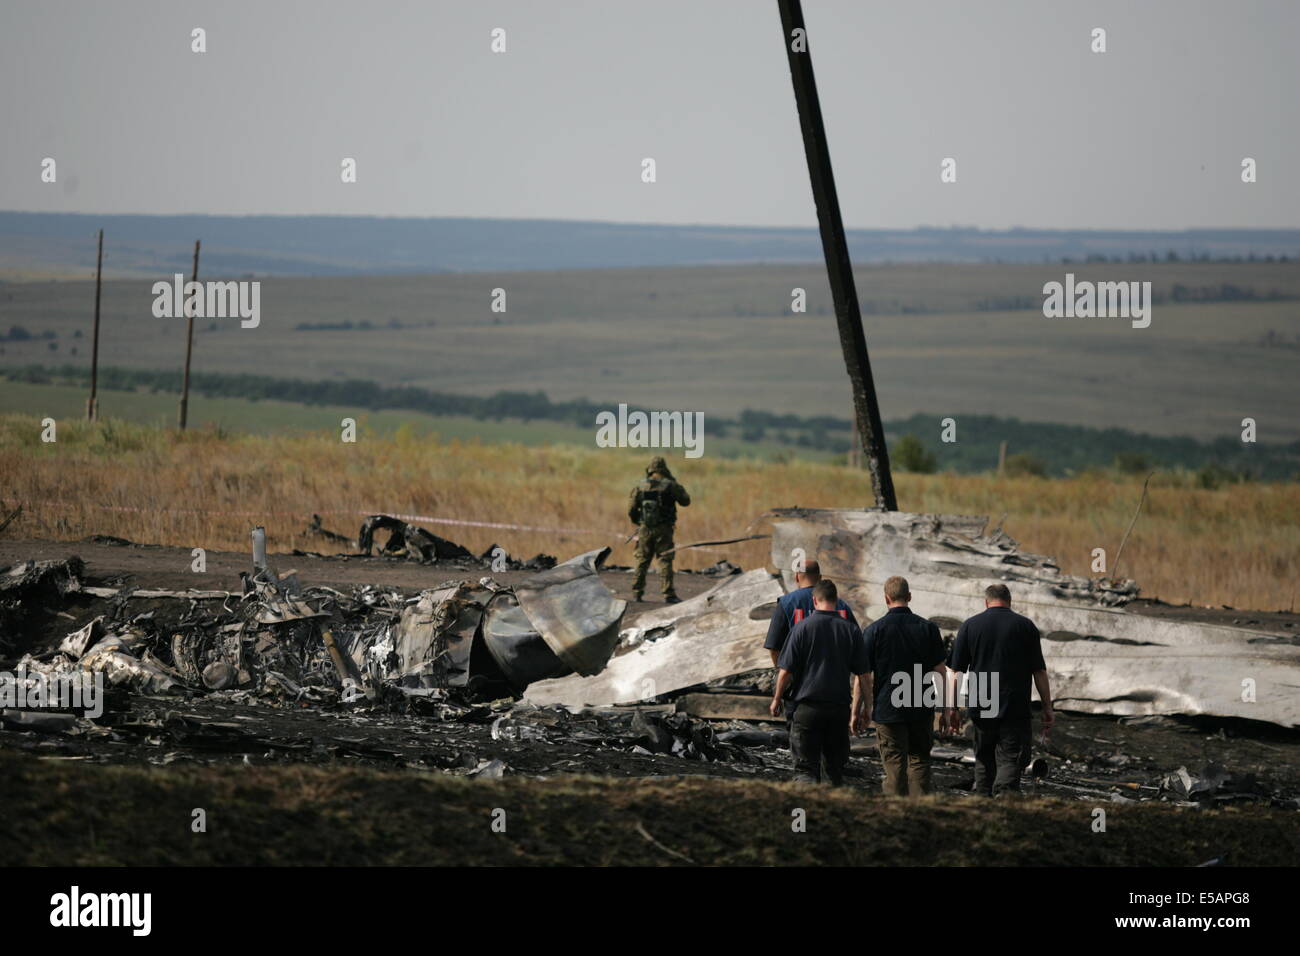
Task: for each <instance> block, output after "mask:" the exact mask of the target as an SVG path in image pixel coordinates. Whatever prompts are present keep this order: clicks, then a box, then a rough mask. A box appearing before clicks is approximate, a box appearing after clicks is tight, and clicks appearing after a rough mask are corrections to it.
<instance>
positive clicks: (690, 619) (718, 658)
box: [524, 568, 784, 707]
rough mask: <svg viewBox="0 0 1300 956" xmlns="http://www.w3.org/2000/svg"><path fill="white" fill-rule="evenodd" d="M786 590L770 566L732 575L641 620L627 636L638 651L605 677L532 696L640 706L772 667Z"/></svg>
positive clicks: (558, 683) (548, 687)
mask: <svg viewBox="0 0 1300 956" xmlns="http://www.w3.org/2000/svg"><path fill="white" fill-rule="evenodd" d="M782 593H784V592H783V591H782V590H781V584H780V582H779V581H778V580H777V579H776V578H775V577H773V576H772V575H771V574H770V573H768V572H767V571H766V570H764V569H762V568H759V569H757V570H754V571H748V572H746V573H745V574H740V575H735V576H733V577H729V578H726V579H725V580H723V581H722V582H721V583H719V584H718V585H717V586H716V587H714V588H712V589H710V590H709V591H706V592H705V593H704V594H700V595H697V596H696V597H693V598H691V599H689V600H687V601H683V602H682V603H681V604H670V605H666V606H665V607H663V608H659V609H656V610H654V611H650V612H647V613H645V614H642V615H641V616H640V617H638V618H637V622H636V624H635V625H634V626H633V627H630V628H628V629H627V630H626V631H624V632H623V635H622V636H623V640H624V643H625V644H628V645H630V646H631V647H632V649H631V650H630V651H628V652H626V653H624V654H620V655H619V656H618V657H615V658H614V659H613V660H611V661H610V662H609V665H608V666H607V667H606V668H605V669H604V671H602V672H601V673H600V674H598V675H597V676H595V677H591V678H580V677H566V678H564V679H562V680H549V681H542V682H539V683H536V684H533V685H532V686H531V687H529V688H528V692H527V693H526V694H525V695H524V699H525V700H527V701H528V702H529V703H533V704H539V705H543V704H563V705H565V706H569V707H582V706H589V705H590V706H599V705H604V704H623V703H633V702H636V701H640V700H649V699H651V698H654V697H658V696H659V695H661V694H667V693H669V692H670V691H674V690H680V689H681V688H683V687H690V686H693V685H695V684H702V683H704V682H705V681H709V680H714V679H715V678H719V677H729V676H730V675H732V674H739V673H743V672H744V671H748V670H754V669H756V668H760V667H768V666H771V658H770V657H769V655H768V652H767V651H766V650H765V649H764V648H763V637H764V635H766V633H767V626H768V621H769V620H770V618H771V615H772V610H773V608H774V605H775V602H776V601H778V600H780V598H781V595H782Z"/></svg>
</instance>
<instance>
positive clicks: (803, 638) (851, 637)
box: [771, 580, 867, 786]
mask: <svg viewBox="0 0 1300 956" xmlns="http://www.w3.org/2000/svg"><path fill="white" fill-rule="evenodd" d="M838 604H839V594H838V593H837V592H836V590H835V585H834V584H833V583H831V582H830V581H827V580H821V581H818V582H817V584H816V586H815V587H814V588H813V613H812V614H811V615H810V616H808V617H805V618H804V619H803V620H801V621H800V622H799V623H798V624H796V625H795V626H794V629H793V630H792V631H791V632H790V637H789V638H788V639H787V640H786V642H785V646H784V647H782V648H781V656H780V657H779V658H778V660H777V667H778V668H779V670H778V672H777V676H776V687H775V688H774V689H773V691H772V706H771V713H772V716H773V717H779V716H780V715H781V710H782V707H783V706H784V701H783V698H784V696H785V693H786V690H787V689H788V688H789V687H790V686H791V685H792V684H794V685H795V686H796V689H795V691H794V693H793V695H792V696H793V700H794V702H795V703H796V704H797V705H798V707H797V709H796V711H795V715H794V717H793V718H792V719H791V721H790V755H791V756H792V757H793V758H794V770H795V775H794V779H795V780H799V781H804V782H808V783H818V782H820V781H821V776H822V775H821V770H822V762H823V760H824V761H825V764H826V776H827V777H829V778H830V781H831V783H832V784H835V785H837V786H838V785H839V784H841V783H843V782H844V768H845V766H847V765H848V762H849V725H850V723H851V722H852V717H851V708H852V702H853V691H852V687H853V678H854V677H858V676H860V675H862V674H864V673H865V672H866V670H867V656H866V652H865V648H864V647H863V644H862V635H861V634H859V633H858V629H857V628H856V627H855V626H854V625H852V624H850V623H849V622H848V621H847V620H846V619H845V618H843V617H841V616H840V615H839V614H838V613H837V612H836V608H837V606H838Z"/></svg>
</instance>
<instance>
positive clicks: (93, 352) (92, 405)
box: [86, 229, 104, 422]
mask: <svg viewBox="0 0 1300 956" xmlns="http://www.w3.org/2000/svg"><path fill="white" fill-rule="evenodd" d="M103 278H104V230H103V229H101V230H99V251H98V252H97V253H95V331H94V332H92V333H91V339H90V398H88V399H86V418H87V420H89V421H92V422H93V421H95V420H96V419H97V418H99V397H98V394H97V392H98V388H99V290H100V285H101V283H102V282H103Z"/></svg>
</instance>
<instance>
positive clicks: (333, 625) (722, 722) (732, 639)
mask: <svg viewBox="0 0 1300 956" xmlns="http://www.w3.org/2000/svg"><path fill="white" fill-rule="evenodd" d="M765 519H766V520H767V521H768V522H770V527H771V541H772V565H773V567H775V568H778V569H780V570H779V571H777V572H776V573H773V572H772V571H769V570H768V569H764V568H758V569H754V570H749V571H744V572H742V571H741V570H740V569H739V568H735V567H733V566H731V565H728V564H726V563H725V562H723V563H721V564H720V565H719V567H718V568H717V569H715V574H716V575H717V576H718V577H717V583H716V584H715V585H714V586H713V587H711V588H709V589H708V590H706V591H704V592H703V593H700V594H698V595H696V596H694V597H691V598H689V599H687V600H685V601H683V602H682V603H680V604H675V605H650V606H649V609H648V610H643V611H642V612H641V613H639V614H635V615H633V614H629V606H628V604H627V602H625V601H623V600H620V599H619V598H618V597H617V596H616V595H615V594H614V592H613V591H611V590H610V588H609V587H608V586H607V585H606V583H605V581H603V580H602V577H601V575H602V572H604V571H607V570H608V569H606V568H604V562H605V559H606V557H607V556H608V554H609V549H608V548H604V549H600V550H594V551H589V552H586V553H584V554H579V555H577V556H575V557H572V558H570V559H568V560H566V561H562V562H558V563H557V562H556V561H555V559H553V558H550V557H548V556H546V555H538V556H537V557H536V558H533V559H532V560H530V561H528V562H522V563H521V562H517V561H513V560H510V559H508V558H505V557H503V554H504V552H503V551H502V550H501V549H499V548H489V549H488V550H487V551H486V552H485V553H484V554H483V555H482V556H480V557H476V556H474V555H473V554H471V553H470V552H469V551H468V550H466V549H464V548H462V547H460V546H459V545H456V544H454V543H453V542H451V541H448V540H446V539H443V538H440V537H438V536H436V535H433V534H432V533H430V532H428V531H426V530H424V529H422V528H418V527H416V526H415V525H412V524H409V523H407V522H406V521H404V520H402V519H399V518H393V517H390V516H387V515H375V516H372V517H370V518H369V519H367V521H366V522H365V524H364V525H363V527H362V529H361V533H360V535H359V540H358V541H357V542H356V545H357V546H358V550H357V554H356V555H355V556H354V557H355V558H360V556H362V555H368V554H370V553H371V552H372V550H373V549H374V546H375V535H376V532H378V531H381V530H387V531H388V532H389V533H390V537H389V540H388V542H387V543H386V544H384V545H383V546H382V547H380V548H379V552H380V555H381V557H380V558H373V559H372V560H374V561H375V562H376V569H377V571H378V570H380V568H379V566H378V565H379V563H380V562H381V560H382V556H383V555H394V554H397V555H402V554H404V555H405V556H406V557H408V558H410V559H413V560H419V561H421V562H423V563H424V564H425V565H427V566H428V568H429V571H430V579H431V582H436V583H434V584H433V586H431V587H429V588H426V589H424V590H420V591H418V592H416V593H407V592H403V591H402V590H399V589H396V588H391V587H390V588H385V587H383V586H382V585H378V584H368V585H364V586H354V587H352V588H351V590H350V591H347V592H345V591H343V590H339V589H335V588H331V587H324V586H312V585H304V584H302V583H300V582H299V581H298V579H297V575H296V574H294V573H286V574H284V575H283V576H280V575H277V573H276V572H275V570H274V569H273V568H272V567H271V564H270V562H269V560H268V559H267V557H266V554H265V547H264V544H263V542H262V541H261V540H258V541H257V542H255V547H254V561H253V566H252V568H251V570H250V571H249V572H248V573H246V574H244V575H242V581H241V583H240V586H239V587H238V588H232V590H230V591H224V590H190V591H179V590H158V589H149V588H145V587H136V588H130V587H127V588H115V587H103V586H96V585H94V584H91V583H88V581H87V579H86V573H85V568H84V567H83V565H82V563H81V561H80V560H79V559H77V558H68V559H64V560H52V561H27V562H22V563H19V564H15V565H13V566H11V567H9V568H8V569H6V570H4V571H3V572H0V662H3V667H4V669H5V673H6V677H7V682H6V683H5V685H4V686H3V687H0V717H2V718H3V719H2V721H0V739H3V742H4V744H5V745H6V746H11V747H16V748H21V749H27V750H32V751H36V752H38V753H40V754H43V755H64V756H72V757H78V758H83V759H89V760H93V761H101V762H118V763H130V762H138V763H146V762H147V763H153V764H168V763H173V762H176V761H198V762H222V761H235V762H282V761H310V762H328V761H332V760H340V761H356V762H361V763H368V764H377V765H383V766H396V767H408V768H415V769H423V770H434V771H440V772H448V773H456V774H465V775H472V776H483V777H498V776H502V775H506V774H523V775H537V776H544V775H552V774H563V773H597V774H612V775H630V776H663V775H677V774H711V775H717V776H728V777H763V778H767V779H773V780H783V779H787V778H788V776H789V766H790V760H789V753H788V749H787V748H788V738H787V735H786V732H785V726H784V723H783V722H781V721H773V720H772V719H771V717H770V716H769V715H768V713H767V702H768V699H769V695H770V692H771V686H772V671H771V665H770V660H769V657H768V652H767V651H766V650H765V649H764V648H763V638H764V635H765V633H766V630H767V624H768V620H769V618H770V617H771V614H772V611H773V609H774V607H775V603H776V601H777V600H778V599H779V598H780V596H781V595H782V594H783V593H785V591H786V590H787V589H788V588H791V587H793V586H794V584H793V574H792V572H791V570H790V569H789V566H790V563H791V562H790V555H792V554H794V553H803V554H806V555H809V556H813V555H815V556H816V557H817V558H818V560H819V562H820V564H821V568H822V572H823V574H824V575H825V576H827V577H828V578H830V579H832V580H834V581H836V582H837V583H838V584H839V587H840V589H841V594H842V595H843V596H844V597H845V598H846V599H847V600H848V601H849V603H850V604H851V606H853V607H854V608H855V609H857V610H858V612H859V613H858V616H859V619H860V620H861V621H862V623H864V624H865V623H867V621H869V620H872V619H874V618H876V617H879V616H880V615H881V614H883V613H884V606H883V598H882V593H881V591H882V585H883V582H884V581H885V580H886V578H888V577H889V576H891V575H895V574H901V575H904V576H906V577H907V579H908V580H909V581H910V582H911V590H912V595H913V606H914V608H915V609H916V610H917V611H918V612H919V613H922V614H924V615H925V616H927V617H929V618H930V619H931V620H933V621H934V622H935V623H936V624H937V625H938V626H939V627H940V630H941V632H942V634H943V635H944V637H945V639H946V640H948V641H949V642H950V641H951V639H952V637H953V635H954V634H955V632H956V629H957V627H958V626H959V625H960V623H961V621H962V620H963V619H964V618H965V617H968V616H970V615H971V614H972V613H974V612H975V611H976V610H978V609H979V608H980V606H981V605H980V595H981V594H982V591H983V589H984V587H985V586H986V585H987V584H988V583H990V582H994V581H1001V582H1004V583H1006V584H1008V585H1009V586H1010V587H1011V588H1012V591H1013V593H1014V595H1015V600H1016V603H1017V606H1018V608H1019V609H1021V610H1023V611H1024V612H1025V613H1027V614H1029V615H1030V616H1031V617H1032V618H1033V619H1034V620H1035V621H1036V622H1037V623H1038V626H1039V628H1040V630H1041V631H1042V634H1043V637H1044V650H1045V655H1046V660H1047V666H1048V670H1049V674H1050V676H1051V680H1052V686H1053V688H1054V689H1055V693H1056V695H1057V699H1056V705H1057V708H1058V710H1061V711H1065V712H1066V714H1067V717H1068V718H1069V719H1067V720H1065V721H1063V723H1062V725H1061V726H1060V727H1059V728H1058V730H1057V731H1056V733H1055V734H1054V735H1053V736H1052V737H1051V738H1049V739H1047V740H1045V741H1041V742H1040V745H1039V746H1038V747H1037V749H1036V751H1035V753H1034V755H1033V759H1032V763H1031V765H1030V767H1029V775H1028V776H1029V777H1030V782H1029V784H1028V786H1029V789H1030V790H1031V791H1036V792H1040V793H1043V794H1051V795H1055V796H1062V797H1077V798H1080V799H1088V800H1097V799H1099V798H1101V799H1108V800H1163V801H1168V802H1172V803H1175V804H1178V805H1184V806H1189V807H1192V806H1205V805H1209V804H1220V803H1225V802H1235V801H1250V802H1262V803H1267V804H1272V805H1274V806H1279V807H1284V808H1291V809H1297V808H1300V776H1298V774H1297V768H1296V761H1295V759H1294V757H1291V758H1289V759H1288V760H1280V761H1279V760H1277V759H1275V758H1276V753H1277V741H1278V740H1282V741H1284V742H1288V745H1289V746H1293V733H1292V732H1293V730H1294V728H1296V727H1297V726H1300V696H1298V695H1297V694H1296V693H1295V688H1296V687H1297V686H1300V636H1297V635H1296V634H1295V633H1294V629H1295V621H1294V620H1282V619H1270V620H1268V621H1251V622H1249V623H1239V624H1233V623H1225V622H1224V621H1222V620H1221V619H1220V618H1216V617H1215V616H1214V615H1213V614H1209V613H1203V614H1199V615H1198V614H1197V613H1195V612H1196V609H1171V608H1168V607H1167V606H1164V605H1156V604H1153V603H1152V602H1144V601H1141V600H1139V598H1138V588H1137V586H1136V585H1135V584H1134V583H1133V582H1131V581H1109V580H1093V579H1088V578H1079V577H1071V576H1069V575H1066V574H1063V573H1062V572H1061V571H1060V570H1059V569H1058V568H1057V567H1056V565H1055V564H1053V563H1052V561H1051V560H1050V559H1048V558H1045V557H1041V556H1037V555H1032V554H1027V553H1024V552H1022V551H1021V550H1020V549H1019V548H1018V546H1017V545H1016V543H1015V542H1014V541H1012V540H1011V539H1010V538H1009V537H1008V536H1007V535H1006V534H1004V533H1002V532H1001V530H1000V529H998V530H993V531H988V530H986V529H987V521H986V520H985V519H982V518H974V517H964V516H954V515H924V514H906V513H899V512H882V511H874V510H871V511H850V510H803V509H791V510H782V511H777V512H772V513H770V514H769V515H766V516H765ZM311 530H313V531H315V532H316V533H318V534H320V535H322V536H323V537H325V538H330V539H336V543H343V542H345V541H346V542H348V543H350V544H351V543H352V542H351V539H347V538H344V536H342V535H338V534H334V533H332V532H329V531H326V530H325V529H323V528H322V527H321V526H320V521H319V519H317V520H316V521H315V523H314V525H313V528H312V529H311ZM506 570H509V571H511V572H529V573H526V574H525V575H524V576H522V577H516V580H515V583H513V584H503V583H500V582H499V581H498V580H496V579H495V578H494V577H493V573H498V574H499V573H501V572H502V571H506ZM376 577H382V574H376ZM232 584H233V582H232ZM1175 611H1177V612H1181V613H1173V612H1175ZM95 675H99V678H100V679H101V683H102V686H103V687H104V694H103V701H102V702H101V703H102V707H98V708H97V709H98V710H99V711H101V712H100V713H98V714H95V715H94V716H86V714H87V713H88V712H89V711H88V709H87V708H84V707H83V708H81V709H79V710H78V709H77V708H72V707H63V708H59V707H58V706H57V704H58V703H59V701H58V700H57V699H56V698H57V694H46V695H45V697H44V698H42V697H41V696H40V695H39V694H26V693H25V692H26V691H29V690H32V689H33V688H34V687H35V685H36V684H41V685H42V687H43V688H45V689H47V690H49V689H50V688H55V687H57V686H59V685H58V682H59V681H63V683H64V685H66V684H67V683H68V682H69V681H70V680H72V679H73V678H74V677H75V678H76V679H77V680H85V679H86V678H88V677H94V676H95ZM19 691H23V692H24V693H19ZM32 700H39V702H40V704H39V706H23V705H24V704H30V703H31V701H32ZM52 705H53V706H52ZM1085 715H1090V716H1085ZM935 756H936V757H937V758H938V761H937V766H936V772H935V780H936V785H937V787H938V788H939V789H940V790H944V791H951V792H955V793H961V792H963V791H965V790H968V789H969V788H970V785H971V779H972V771H971V769H970V768H971V764H972V762H973V756H972V754H971V750H970V746H969V743H968V741H966V740H965V739H963V738H961V737H949V738H946V739H944V740H943V741H942V742H941V743H940V745H939V746H938V747H936V750H935ZM879 778H880V766H879V762H878V759H877V757H876V753H875V749H874V745H873V743H872V739H871V737H870V736H868V737H864V738H858V739H857V740H856V741H855V743H854V756H853V759H852V761H851V765H850V769H849V782H850V783H851V784H852V785H854V786H859V787H870V788H872V789H874V788H875V787H876V785H877V782H878V781H879Z"/></svg>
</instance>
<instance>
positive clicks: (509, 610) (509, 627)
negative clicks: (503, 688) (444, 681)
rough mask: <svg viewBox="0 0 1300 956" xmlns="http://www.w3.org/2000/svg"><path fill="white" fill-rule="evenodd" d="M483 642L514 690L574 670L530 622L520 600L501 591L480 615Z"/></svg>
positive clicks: (561, 675)
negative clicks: (559, 656)
mask: <svg viewBox="0 0 1300 956" xmlns="http://www.w3.org/2000/svg"><path fill="white" fill-rule="evenodd" d="M482 633H483V643H484V645H485V646H486V647H487V650H488V653H489V654H491V655H492V658H493V660H495V661H496V663H497V666H498V667H500V668H501V672H502V673H503V674H505V676H506V679H507V680H508V681H509V682H510V684H511V686H512V687H514V689H515V691H516V692H517V693H522V692H523V690H524V688H525V687H527V686H528V685H529V684H531V683H533V682H534V681H539V680H546V679H548V678H552V677H563V676H565V675H567V674H571V673H573V670H572V668H570V667H569V666H568V665H567V664H565V663H564V662H563V661H562V660H560V659H559V658H558V657H557V656H556V654H555V652H554V651H553V650H551V648H550V645H548V644H547V643H546V640H545V639H544V638H543V637H542V635H541V633H540V632H539V631H538V630H537V628H536V627H535V626H534V625H533V622H532V621H531V620H530V619H529V617H528V615H527V614H526V613H524V609H523V608H522V607H520V606H519V600H518V599H517V598H516V597H515V595H514V594H512V593H511V592H509V591H501V592H499V593H497V594H496V595H494V596H493V597H492V599H491V600H490V601H489V602H488V605H487V608H486V610H485V611H484V614H483V632H482Z"/></svg>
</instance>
